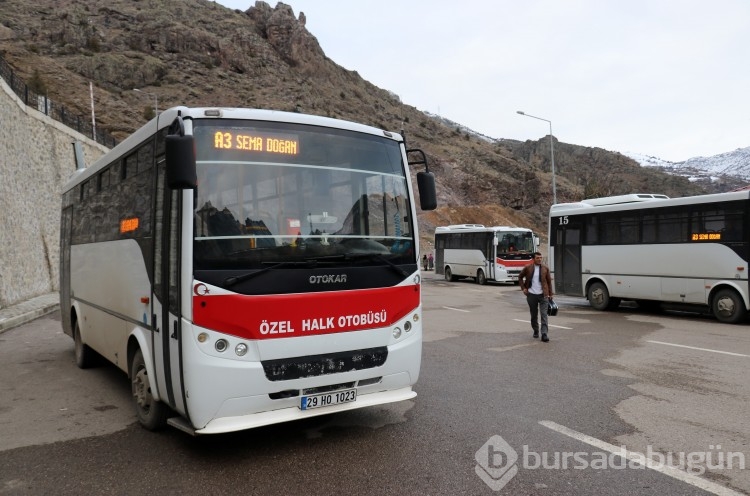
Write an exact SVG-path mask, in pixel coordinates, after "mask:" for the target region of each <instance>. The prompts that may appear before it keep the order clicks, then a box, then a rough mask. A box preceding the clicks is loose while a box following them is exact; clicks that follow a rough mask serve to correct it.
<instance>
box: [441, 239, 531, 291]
mask: <svg viewBox="0 0 750 496" xmlns="http://www.w3.org/2000/svg"><path fill="white" fill-rule="evenodd" d="M538 250H539V236H537V235H536V234H534V233H533V232H532V231H531V229H526V228H523V227H507V226H494V227H485V226H483V225H482V224H459V225H452V226H444V227H437V228H436V229H435V273H436V274H443V275H444V277H445V280H446V281H455V280H457V279H459V278H464V277H473V278H474V280H476V282H477V284H485V283H486V282H487V281H496V282H518V274H519V273H520V272H521V269H522V268H523V267H524V265H528V264H529V263H531V260H532V259H533V258H534V252H535V251H538Z"/></svg>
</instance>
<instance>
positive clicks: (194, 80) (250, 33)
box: [0, 0, 703, 247]
mask: <svg viewBox="0 0 750 496" xmlns="http://www.w3.org/2000/svg"><path fill="white" fill-rule="evenodd" d="M305 24H306V18H305V15H304V13H299V15H295V13H294V10H293V8H292V7H291V6H290V5H286V4H284V3H278V4H277V5H276V6H275V7H271V6H270V5H269V4H267V3H265V2H262V1H258V2H256V3H255V5H254V6H252V7H250V8H249V9H248V10H246V11H240V10H231V9H227V8H225V7H223V6H221V5H219V4H217V3H215V2H213V1H210V0H180V1H179V2H174V1H168V0H107V1H103V0H35V1H34V2H28V1H27V0H0V56H2V58H3V59H5V60H6V61H7V62H8V63H9V64H10V65H11V66H12V67H13V68H14V70H15V71H16V73H17V76H19V77H21V78H23V79H24V80H25V81H26V82H27V84H29V85H30V86H32V87H33V89H34V91H36V92H40V93H43V94H47V95H48V97H49V98H50V99H51V100H53V101H55V102H56V103H58V104H62V105H65V106H66V107H68V108H69V109H72V111H74V112H76V113H78V114H79V115H81V116H83V118H86V116H90V115H91V107H90V96H89V82H93V84H94V88H95V89H94V102H95V103H94V106H95V112H96V124H97V127H98V128H104V129H106V130H107V131H109V132H110V133H111V134H112V135H114V136H115V137H116V138H118V139H122V138H124V137H125V136H127V135H128V134H129V133H131V132H132V131H134V130H135V129H137V128H138V127H140V126H141V125H142V124H144V123H145V122H146V121H147V120H148V119H150V118H151V117H152V116H153V111H154V108H153V107H154V104H155V103H157V102H158V106H159V108H162V109H163V108H167V107H170V106H175V105H188V106H243V107H263V108H271V109H279V110H287V111H298V112H305V113H312V114H319V115H324V116H330V117H337V118H342V119H347V120H352V121H358V122H362V123H365V124H370V125H373V126H376V127H380V128H383V129H388V130H393V131H398V132H403V133H404V134H405V136H406V137H407V141H408V145H409V146H410V147H418V148H422V149H423V150H424V151H425V152H426V154H427V157H428V161H429V164H430V170H431V171H432V172H434V173H435V175H436V180H437V185H438V200H439V204H440V207H439V208H438V210H436V211H434V212H423V213H420V214H419V215H420V219H419V220H420V235H421V237H422V239H423V240H424V241H426V242H428V247H429V242H430V241H431V238H432V233H433V232H434V227H435V226H437V225H443V224H448V223H482V224H487V225H503V224H505V225H524V226H528V227H532V228H534V229H536V230H537V231H539V232H541V233H545V232H546V225H547V222H546V214H547V211H548V209H549V206H550V204H551V202H552V193H551V186H550V185H551V176H550V149H549V137H543V138H541V139H539V140H537V141H526V142H520V141H514V140H504V139H493V138H490V137H487V136H483V135H480V134H478V133H475V132H473V131H471V130H470V129H467V128H466V127H464V126H462V125H460V124H457V123H454V122H451V121H447V120H445V119H441V118H439V117H437V116H434V115H430V114H428V113H425V112H422V111H420V110H418V109H416V108H415V107H413V106H410V105H408V102H406V103H405V102H401V100H400V98H399V97H398V96H397V95H395V94H393V93H392V92H390V91H388V90H387V89H382V88H378V87H377V86H375V85H373V84H371V83H369V82H368V81H365V80H364V79H363V78H362V77H360V76H359V74H358V73H357V72H356V71H349V70H346V69H344V68H342V67H340V66H339V65H337V64H336V63H335V62H334V61H333V60H331V59H329V58H328V57H327V56H326V55H325V53H324V52H323V50H322V49H321V47H320V45H319V44H318V42H317V40H316V38H315V37H314V36H313V34H312V33H310V32H309V31H308V30H307V29H306V27H305ZM134 88H138V89H140V90H141V92H136V91H133V90H134ZM144 92H145V94H144ZM554 148H555V150H554V151H555V166H556V172H557V176H556V179H557V181H556V182H557V197H558V201H561V202H564V201H576V200H580V199H583V198H589V197H596V196H603V195H610V194H624V193H632V192H658V193H664V194H667V195H670V196H684V195H687V194H697V193H701V192H703V189H702V186H701V185H700V184H699V183H696V182H691V181H689V180H688V179H686V178H684V177H681V176H676V175H673V174H670V173H667V172H665V171H662V170H660V169H658V168H655V167H641V166H640V165H639V163H638V162H637V161H636V160H633V159H632V158H630V157H627V156H625V155H623V154H620V153H617V152H610V151H607V150H603V149H601V148H590V147H582V146H577V145H574V144H567V143H560V142H555V145H554Z"/></svg>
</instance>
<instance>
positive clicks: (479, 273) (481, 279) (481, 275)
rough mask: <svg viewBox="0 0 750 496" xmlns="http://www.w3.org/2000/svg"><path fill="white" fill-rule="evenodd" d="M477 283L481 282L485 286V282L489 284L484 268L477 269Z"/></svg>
mask: <svg viewBox="0 0 750 496" xmlns="http://www.w3.org/2000/svg"><path fill="white" fill-rule="evenodd" d="M477 284H479V285H480V286H484V285H485V284H487V278H486V277H485V275H484V271H483V270H482V269H479V270H478V271H477Z"/></svg>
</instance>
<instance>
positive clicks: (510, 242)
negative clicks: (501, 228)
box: [497, 231, 535, 254]
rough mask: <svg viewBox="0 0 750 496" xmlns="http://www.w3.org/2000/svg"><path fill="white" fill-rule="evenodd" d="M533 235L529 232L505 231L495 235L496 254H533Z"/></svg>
mask: <svg viewBox="0 0 750 496" xmlns="http://www.w3.org/2000/svg"><path fill="white" fill-rule="evenodd" d="M534 251H535V246H534V235H533V234H532V233H531V232H529V231H505V232H498V233H497V252H498V254H501V253H502V254H506V253H534Z"/></svg>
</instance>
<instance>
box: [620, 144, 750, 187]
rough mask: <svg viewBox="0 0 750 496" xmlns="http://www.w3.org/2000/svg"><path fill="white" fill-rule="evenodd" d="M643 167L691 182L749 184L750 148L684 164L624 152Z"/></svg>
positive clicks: (697, 158)
mask: <svg viewBox="0 0 750 496" xmlns="http://www.w3.org/2000/svg"><path fill="white" fill-rule="evenodd" d="M623 155H625V156H627V157H630V158H632V159H633V160H635V161H636V162H638V163H639V164H641V166H643V167H658V168H660V169H662V170H664V171H666V172H669V173H671V174H675V175H679V176H683V177H687V178H688V179H690V180H691V181H709V182H712V183H714V182H719V181H726V180H731V181H732V182H744V183H747V182H750V147H747V148H738V149H737V150H734V151H732V152H726V153H720V154H719V155H714V156H712V157H694V158H690V159H688V160H685V161H684V162H670V161H667V160H662V159H660V158H657V157H653V156H650V155H643V154H639V153H632V152H626V153H624V154H623Z"/></svg>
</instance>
